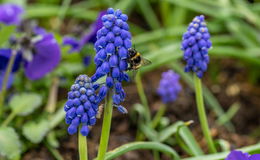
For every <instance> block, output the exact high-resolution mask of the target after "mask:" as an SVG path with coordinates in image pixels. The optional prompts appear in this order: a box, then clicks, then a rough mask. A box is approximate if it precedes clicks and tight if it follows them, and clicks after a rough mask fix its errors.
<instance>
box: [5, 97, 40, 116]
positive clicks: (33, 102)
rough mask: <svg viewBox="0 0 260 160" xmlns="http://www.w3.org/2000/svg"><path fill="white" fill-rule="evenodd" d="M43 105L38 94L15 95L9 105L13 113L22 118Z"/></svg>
mask: <svg viewBox="0 0 260 160" xmlns="http://www.w3.org/2000/svg"><path fill="white" fill-rule="evenodd" d="M41 104H42V96H41V95H39V94H37V93H21V94H15V95H14V96H13V97H12V99H11V101H10V102H9V105H10V107H11V109H12V111H13V112H14V113H16V114H18V115H20V116H26V115H28V114H30V113H32V112H33V111H34V110H35V109H37V108H38V107H40V106H41Z"/></svg>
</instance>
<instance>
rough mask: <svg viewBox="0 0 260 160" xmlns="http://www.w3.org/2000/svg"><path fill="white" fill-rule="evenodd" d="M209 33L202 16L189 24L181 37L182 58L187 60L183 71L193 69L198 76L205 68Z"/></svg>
mask: <svg viewBox="0 0 260 160" xmlns="http://www.w3.org/2000/svg"><path fill="white" fill-rule="evenodd" d="M211 45H212V44H211V41H210V34H209V32H208V29H207V26H206V23H205V21H204V16H203V15H201V16H197V17H195V18H194V19H193V21H192V22H191V23H190V24H189V27H188V29H187V32H186V33H184V34H183V37H182V47H181V49H182V50H183V52H184V55H183V58H184V60H185V61H186V62H187V65H186V67H185V72H190V71H193V72H195V73H196V74H197V76H198V77H199V78H202V77H203V73H204V72H205V71H206V70H207V65H208V63H209V56H208V50H209V48H211Z"/></svg>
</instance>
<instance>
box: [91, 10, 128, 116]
mask: <svg viewBox="0 0 260 160" xmlns="http://www.w3.org/2000/svg"><path fill="white" fill-rule="evenodd" d="M127 19H128V17H127V15H125V14H122V12H121V11H120V10H116V11H115V10H114V9H112V8H109V9H108V10H107V14H106V15H104V16H103V17H102V21H103V27H102V28H101V29H100V30H99V31H98V32H97V41H96V43H95V50H96V53H97V54H96V56H95V59H94V62H95V64H96V67H97V70H96V73H95V74H94V75H93V76H92V80H93V82H95V81H96V80H98V79H99V78H101V77H103V76H105V75H106V76H107V77H106V85H104V86H103V87H102V88H101V90H102V95H103V96H101V97H103V98H104V97H105V96H106V94H107V91H108V90H109V89H112V90H113V105H114V106H115V107H117V108H118V110H119V111H120V112H122V113H127V110H126V109H125V108H124V107H123V106H121V105H120V103H121V102H122V101H123V100H124V98H125V91H124V89H123V88H122V84H121V82H122V81H129V77H128V75H127V74H126V73H125V72H126V70H127V68H128V63H127V56H128V49H129V48H131V47H132V43H131V34H130V32H129V26H128V24H127Z"/></svg>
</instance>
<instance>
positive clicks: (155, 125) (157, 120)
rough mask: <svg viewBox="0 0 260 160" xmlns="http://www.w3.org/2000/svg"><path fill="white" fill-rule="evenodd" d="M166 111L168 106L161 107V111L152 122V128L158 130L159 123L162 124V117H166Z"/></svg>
mask: <svg viewBox="0 0 260 160" xmlns="http://www.w3.org/2000/svg"><path fill="white" fill-rule="evenodd" d="M165 111H166V106H165V104H163V105H161V106H160V109H159V111H158V112H157V113H156V115H155V116H154V119H153V121H152V128H156V127H157V125H158V123H159V122H160V120H161V118H162V116H163V115H164V113H165Z"/></svg>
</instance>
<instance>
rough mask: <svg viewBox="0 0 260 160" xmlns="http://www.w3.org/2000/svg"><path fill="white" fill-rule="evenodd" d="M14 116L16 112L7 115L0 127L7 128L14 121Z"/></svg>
mask: <svg viewBox="0 0 260 160" xmlns="http://www.w3.org/2000/svg"><path fill="white" fill-rule="evenodd" d="M15 116H16V112H12V113H11V114H9V115H8V117H7V118H6V119H5V121H4V122H3V124H2V125H1V126H2V127H6V126H8V124H9V123H10V122H11V121H12V120H13V119H14V117H15Z"/></svg>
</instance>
